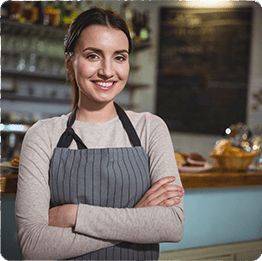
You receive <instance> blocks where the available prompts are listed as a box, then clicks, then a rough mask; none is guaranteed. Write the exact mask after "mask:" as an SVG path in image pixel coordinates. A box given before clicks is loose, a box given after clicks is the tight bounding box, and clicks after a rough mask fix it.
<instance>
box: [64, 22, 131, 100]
mask: <svg viewBox="0 0 262 261" xmlns="http://www.w3.org/2000/svg"><path fill="white" fill-rule="evenodd" d="M128 52H129V43H128V39H127V36H126V35H125V33H124V32H122V31H121V30H118V29H115V28H112V27H107V26H103V25H91V26H89V27H87V28H85V29H84V30H83V31H82V33H81V35H80V37H79V39H78V42H77V44H76V47H75V52H74V56H73V58H72V59H68V60H67V62H66V64H67V65H66V66H67V69H68V72H69V74H71V75H72V74H73V75H74V77H75V80H76V83H77V85H78V87H79V100H80V102H83V103H85V102H90V101H93V102H94V101H95V102H110V101H112V100H113V99H114V98H115V96H116V95H118V94H119V93H120V92H121V91H122V90H123V88H124V87H125V84H126V82H127V79H128V75H129V54H128Z"/></svg>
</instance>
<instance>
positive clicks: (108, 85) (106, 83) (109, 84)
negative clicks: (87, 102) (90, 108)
mask: <svg viewBox="0 0 262 261" xmlns="http://www.w3.org/2000/svg"><path fill="white" fill-rule="evenodd" d="M96 84H97V85H99V86H102V87H110V86H112V85H113V82H96Z"/></svg>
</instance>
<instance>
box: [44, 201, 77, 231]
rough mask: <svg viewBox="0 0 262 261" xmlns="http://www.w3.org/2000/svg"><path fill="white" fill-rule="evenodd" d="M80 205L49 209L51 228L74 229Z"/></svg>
mask: <svg viewBox="0 0 262 261" xmlns="http://www.w3.org/2000/svg"><path fill="white" fill-rule="evenodd" d="M77 210H78V205H76V204H67V205H62V206H58V207H54V208H51V209H49V213H48V216H49V222H48V225H49V226H54V227H74V226H75V224H76V216H77Z"/></svg>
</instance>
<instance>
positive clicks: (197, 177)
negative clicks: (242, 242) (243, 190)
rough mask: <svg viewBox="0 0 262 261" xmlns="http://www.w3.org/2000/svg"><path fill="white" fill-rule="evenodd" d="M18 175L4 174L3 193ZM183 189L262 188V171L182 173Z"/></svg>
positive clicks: (13, 187) (11, 187)
mask: <svg viewBox="0 0 262 261" xmlns="http://www.w3.org/2000/svg"><path fill="white" fill-rule="evenodd" d="M17 177H18V174H5V173H2V177H1V192H2V193H15V192H16V184H17ZM180 177H181V180H182V184H183V187H184V188H185V189H188V188H212V187H235V186H255V185H257V186H262V170H252V171H247V172H221V171H219V170H212V171H209V172H204V173H180Z"/></svg>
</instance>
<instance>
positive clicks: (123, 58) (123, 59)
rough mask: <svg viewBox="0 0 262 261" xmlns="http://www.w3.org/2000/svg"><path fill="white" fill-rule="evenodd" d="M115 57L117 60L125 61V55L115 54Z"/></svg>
mask: <svg viewBox="0 0 262 261" xmlns="http://www.w3.org/2000/svg"><path fill="white" fill-rule="evenodd" d="M115 59H116V60H117V61H119V62H122V61H125V60H126V57H124V56H122V55H119V56H116V57H115Z"/></svg>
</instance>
